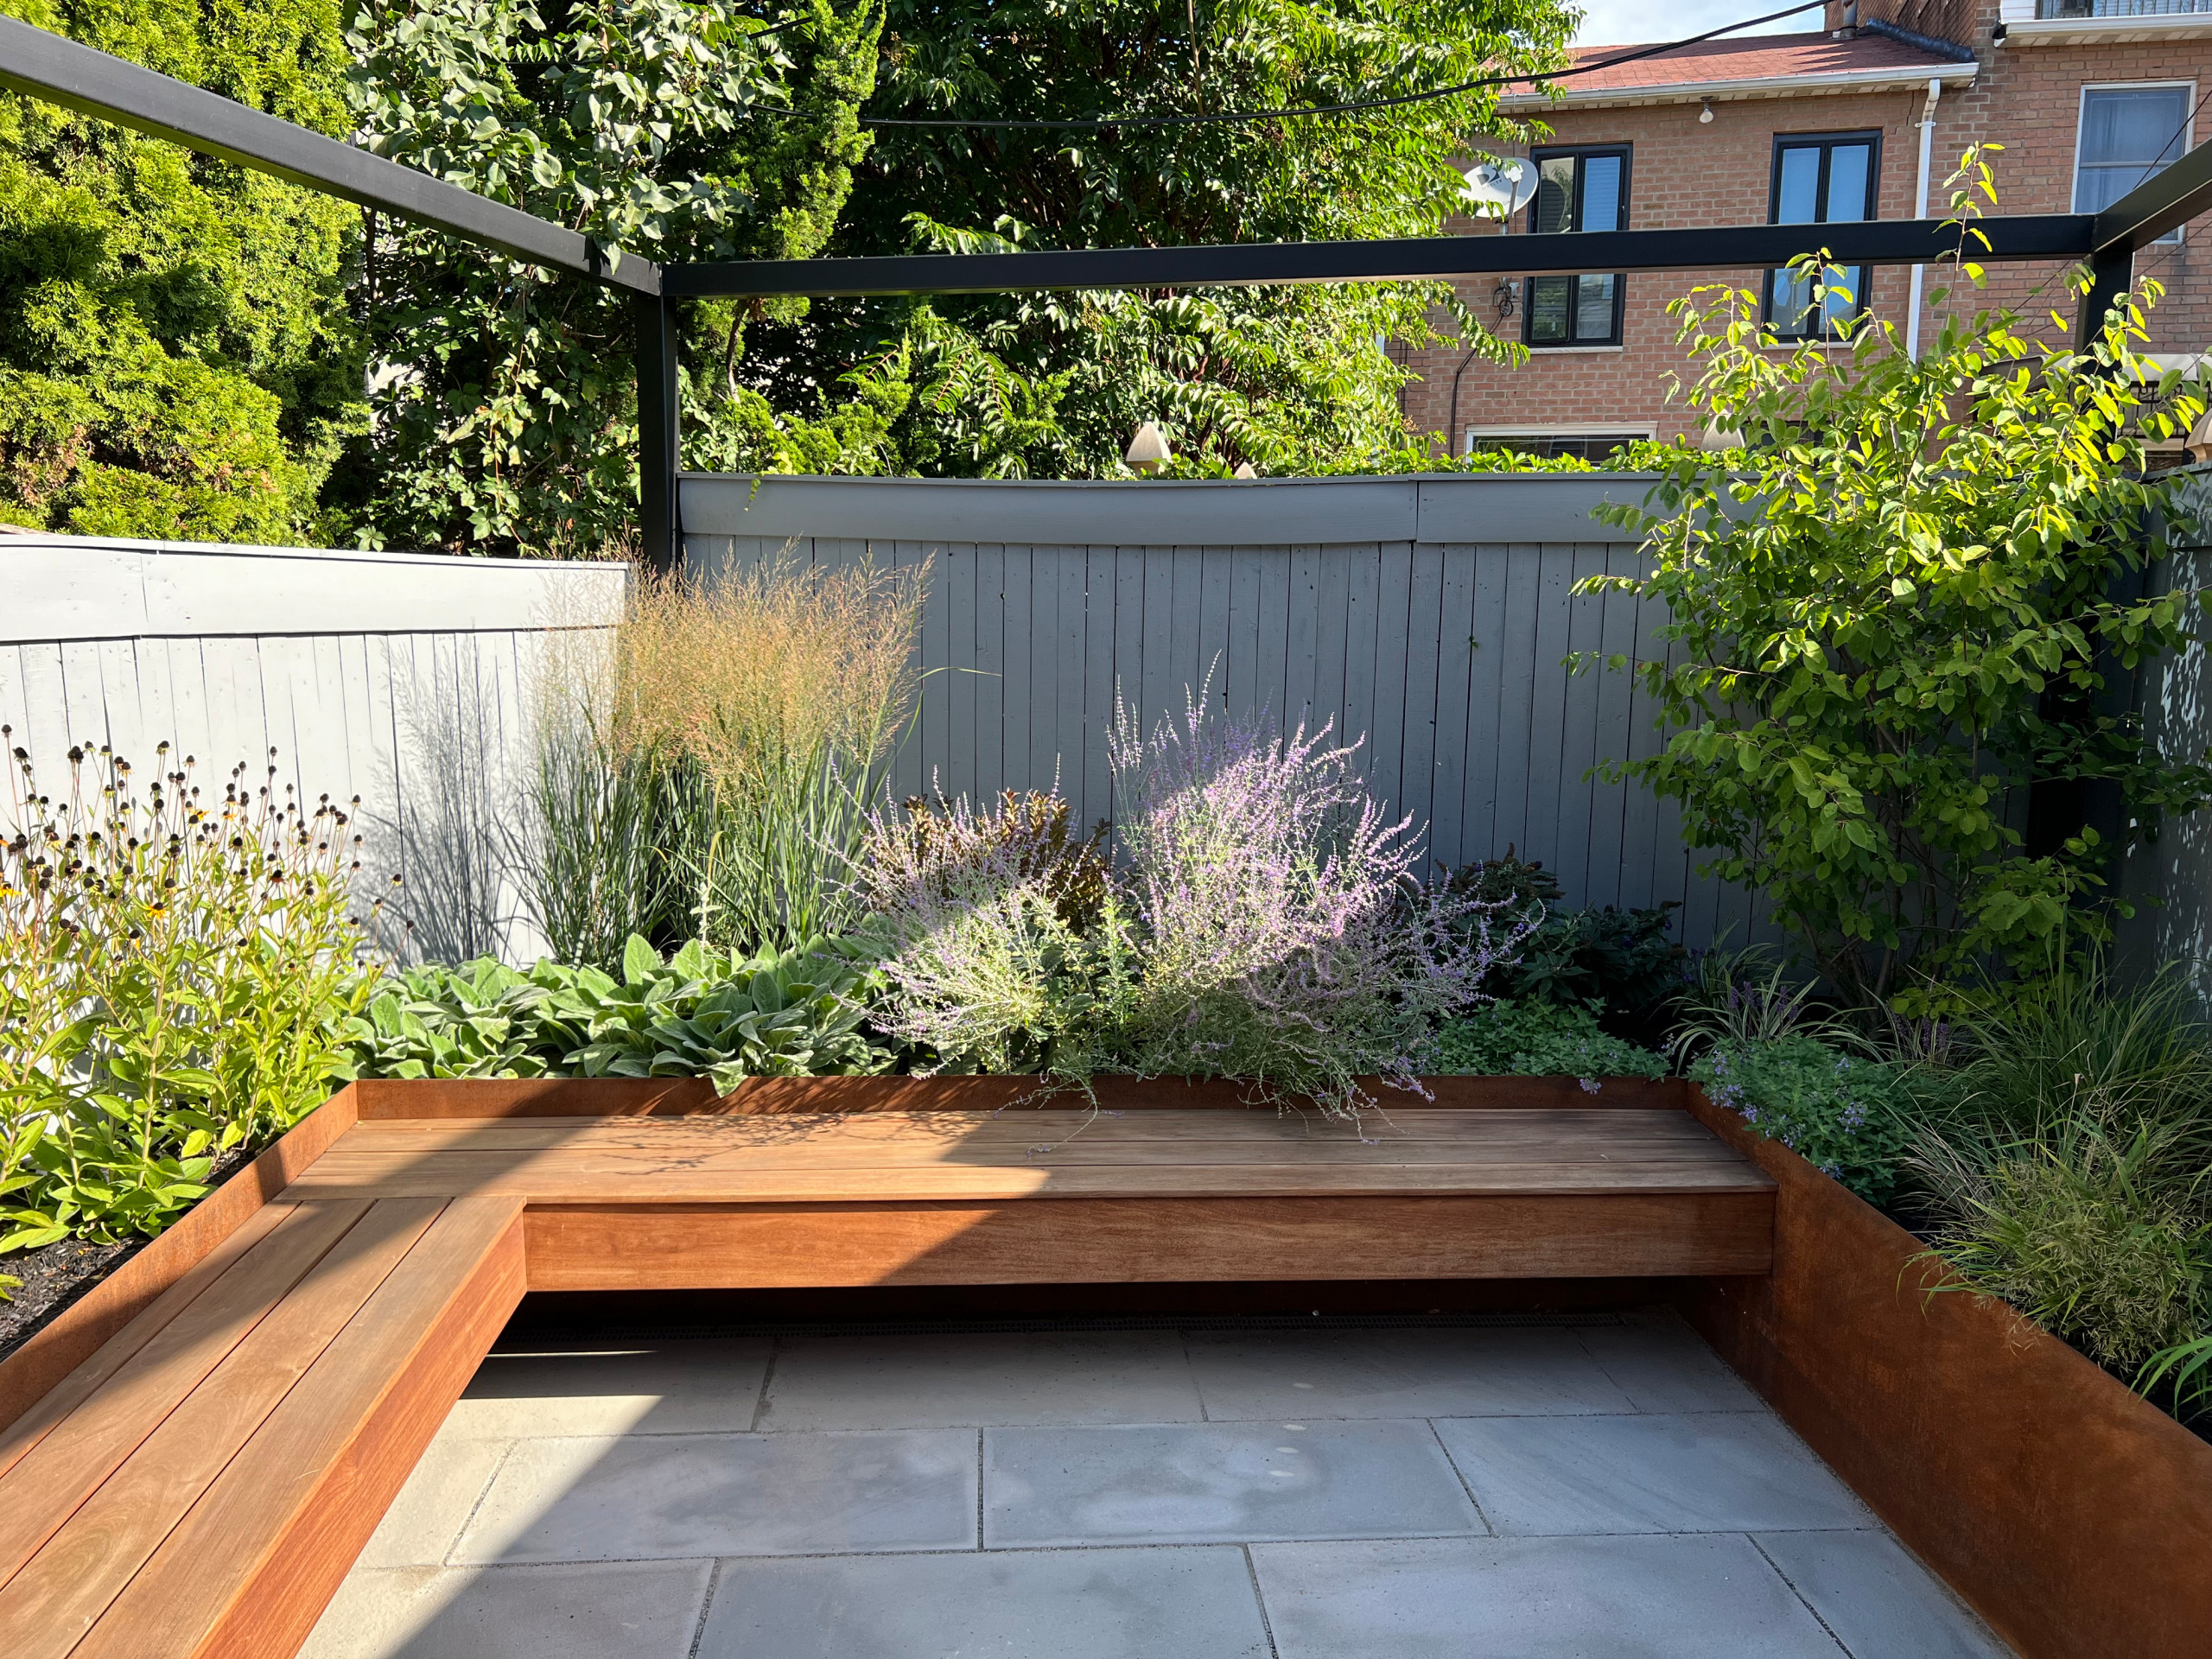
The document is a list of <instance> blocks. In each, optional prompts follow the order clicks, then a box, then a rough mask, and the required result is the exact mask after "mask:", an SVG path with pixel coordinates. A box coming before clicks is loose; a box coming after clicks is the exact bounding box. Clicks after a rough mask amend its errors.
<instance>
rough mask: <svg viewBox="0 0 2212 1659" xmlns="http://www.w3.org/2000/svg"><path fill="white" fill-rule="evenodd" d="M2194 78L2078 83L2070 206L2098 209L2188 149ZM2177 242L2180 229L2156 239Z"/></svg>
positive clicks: (2081, 209) (2077, 210)
mask: <svg viewBox="0 0 2212 1659" xmlns="http://www.w3.org/2000/svg"><path fill="white" fill-rule="evenodd" d="M2195 109H2196V82H2195V81H2190V80H2157V81H2137V82H2133V83H2128V84H2121V85H2110V86H2084V87H2082V118H2081V124H2080V127H2079V129H2078V130H2077V132H2076V135H2075V143H2074V211H2075V213H2101V212H2103V211H2104V209H2106V208H2107V207H2111V206H2112V205H2113V203H2114V202H2115V201H2118V200H2120V198H2121V197H2122V196H2124V195H2126V194H2127V193H2128V192H2129V191H2130V190H2133V188H2135V187H2136V186H2137V185H2139V184H2140V183H2142V182H2143V181H2144V180H2145V179H2147V178H2149V177H2151V176H2152V175H2153V174H2156V173H2158V172H2162V171H2163V170H2164V169H2165V168H2169V167H2171V166H2172V165H2173V164H2174V163H2175V162H2177V161H2179V160H2180V159H2181V158H2182V157H2183V156H2186V155H2187V154H2188V153H2189V149H2190V143H2191V142H2192V140H2191V136H2190V127H2191V125H2192V124H2193V123H2192V121H2191V119H2190V117H2191V113H2192V111H2195ZM2158 239H2159V240H2160V241H2162V242H2178V241H2180V240H2181V232H2180V231H2178V230H2176V231H2173V232H2170V233H2169V234H2167V235H2165V236H2163V237H2161V238H2158Z"/></svg>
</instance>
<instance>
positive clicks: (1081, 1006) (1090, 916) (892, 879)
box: [861, 791, 1131, 1084]
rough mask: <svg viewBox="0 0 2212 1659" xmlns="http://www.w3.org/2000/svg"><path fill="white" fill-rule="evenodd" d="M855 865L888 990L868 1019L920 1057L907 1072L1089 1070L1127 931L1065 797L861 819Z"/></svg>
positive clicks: (1125, 974)
mask: <svg viewBox="0 0 2212 1659" xmlns="http://www.w3.org/2000/svg"><path fill="white" fill-rule="evenodd" d="M861 873H862V877H863V880H864V883H865V888H866V894H867V898H868V905H869V908H870V910H871V911H872V912H873V913H874V918H875V919H874V928H875V930H876V931H878V933H879V934H880V936H881V941H880V942H881V944H882V948H883V950H884V952H885V955H884V957H883V963H882V966H883V971H884V974H885V976H886V979H887V985H888V995H887V997H886V998H885V1000H884V1001H883V1003H882V1005H881V1006H880V1007H879V1008H878V1010H877V1013H876V1015H875V1020H876V1024H877V1025H878V1027H880V1028H881V1029H882V1030H883V1031H884V1032H885V1033H887V1035H889V1036H891V1037H893V1038H894V1039H898V1040H899V1041H900V1042H903V1043H906V1044H910V1045H912V1046H916V1047H918V1048H920V1049H923V1050H925V1051H928V1052H930V1053H931V1054H933V1056H934V1058H932V1059H925V1061H924V1063H923V1065H921V1066H920V1067H919V1068H918V1069H920V1070H921V1071H925V1072H928V1071H1000V1072H1040V1073H1042V1074H1044V1075H1046V1076H1047V1077H1054V1078H1057V1079H1058V1080H1061V1081H1065V1082H1072V1083H1076V1084H1082V1083H1083V1082H1084V1080H1085V1079H1086V1078H1088V1077H1090V1074H1091V1072H1093V1071H1097V1070H1100V1069H1102V1066H1103V1059H1104V1052H1103V1051H1104V1046H1105V1045H1107V1044H1108V1043H1109V1042H1110V1041H1111V1039H1112V1035H1113V1033H1114V1031H1115V1029H1116V1026H1117V1025H1118V1022H1119V1011H1120V1008H1121V1007H1122V1005H1123V1004H1124V1003H1125V1002H1126V1001H1127V990H1128V982H1129V977H1130V972H1131V968H1130V963H1129V961H1128V950H1127V932H1126V929H1125V928H1124V926H1123V925H1122V920H1121V915H1120V912H1119V909H1118V906H1117V904H1116V899H1115V895H1114V893H1113V892H1112V889H1111V887H1110V884H1109V881H1108V880H1107V875H1106V870H1105V866H1104V864H1103V861H1101V860H1100V859H1099V857H1098V856H1097V855H1096V851H1095V850H1094V846H1093V842H1091V841H1084V840H1078V839H1076V838H1074V837H1072V836H1070V834H1069V833H1068V812H1067V807H1066V804H1065V803H1064V802H1061V801H1059V800H1058V798H1055V797H1050V796H1039V795H1034V794H1032V795H1016V794H1014V792H1012V791H1007V793H1006V794H1005V795H1003V796H1001V798H1000V799H999V800H998V801H997V802H996V803H995V804H994V806H993V807H992V808H990V809H989V810H985V811H982V812H978V811H976V810H975V809H974V808H973V807H971V806H969V804H968V803H967V802H966V801H965V800H961V801H956V802H947V801H944V800H942V799H940V800H939V801H938V804H937V805H936V806H935V807H934V808H930V807H923V806H919V804H918V803H913V802H909V803H908V804H907V806H906V817H905V818H903V819H901V818H897V817H893V816H892V815H890V814H888V813H878V814H876V815H875V816H874V817H873V818H871V819H870V821H869V826H868V836H867V837H866V840H865V842H864V853H863V857H862V860H861Z"/></svg>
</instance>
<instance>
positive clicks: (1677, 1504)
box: [1436, 1412, 1873, 1535]
mask: <svg viewBox="0 0 2212 1659" xmlns="http://www.w3.org/2000/svg"><path fill="white" fill-rule="evenodd" d="M1436 1433H1437V1438H1438V1439H1440V1440H1442V1441H1443V1442H1444V1449H1445V1450H1446V1451H1447V1452H1450V1453H1451V1454H1452V1462H1454V1463H1456V1464H1457V1465H1459V1472H1460V1473H1461V1474H1463V1475H1465V1477H1466V1479H1467V1486H1468V1489H1469V1490H1470V1491H1472V1492H1473V1493H1474V1495H1475V1501H1476V1502H1477V1503H1480V1504H1481V1505H1482V1506H1483V1513H1484V1515H1486V1516H1489V1517H1490V1521H1491V1525H1492V1526H1493V1527H1495V1528H1496V1529H1497V1530H1498V1531H1499V1532H1502V1533H1510V1534H1519V1535H1548V1534H1559V1533H1611V1532H1757V1531H1783V1530H1797V1529H1808V1528H1828V1529H1834V1528H1845V1527H1865V1526H1872V1524H1873V1518H1872V1516H1871V1515H1869V1514H1868V1513H1867V1510H1866V1506H1865V1505H1863V1504H1862V1503H1859V1500H1858V1498H1856V1497H1853V1495H1852V1491H1851V1489H1850V1488H1849V1487H1847V1486H1846V1485H1845V1484H1843V1483H1842V1482H1841V1481H1840V1480H1838V1479H1837V1478H1835V1477H1834V1475H1832V1474H1830V1473H1829V1472H1828V1471H1827V1468H1826V1467H1825V1466H1824V1465H1822V1464H1821V1460H1820V1459H1817V1458H1815V1456H1814V1455H1813V1454H1812V1453H1811V1452H1808V1451H1807V1450H1806V1449H1805V1446H1804V1443H1803V1442H1802V1441H1801V1440H1798V1439H1797V1437H1796V1435H1794V1434H1792V1433H1790V1432H1789V1429H1788V1428H1786V1427H1783V1423H1782V1421H1781V1419H1779V1418H1777V1417H1771V1416H1764V1415H1756V1416H1755V1415H1753V1414H1751V1413H1749V1412H1716V1413H1707V1414H1702V1415H1698V1416H1672V1415H1649V1416H1637V1417H1462V1418H1456V1419H1450V1420H1446V1421H1441V1422H1439V1423H1438V1424H1437V1426H1436Z"/></svg>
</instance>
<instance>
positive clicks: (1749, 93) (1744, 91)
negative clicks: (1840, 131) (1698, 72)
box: [1497, 61, 1981, 114]
mask: <svg viewBox="0 0 2212 1659" xmlns="http://www.w3.org/2000/svg"><path fill="white" fill-rule="evenodd" d="M1980 68H1981V66H1980V63H1978V62H1972V61H1969V62H1965V63H1936V64H1926V63H1918V64H1904V65H1899V66H1897V67H1891V68H1884V69H1832V70H1826V71H1822V72H1820V73H1811V74H1799V75H1760V76H1758V77H1755V78H1753V79H1745V80H1683V81H1669V82H1666V83H1664V84H1655V85H1652V86H1597V87H1591V88H1589V89H1588V90H1586V91H1582V92H1567V93H1564V94H1562V95H1561V96H1560V97H1558V98H1553V97H1549V96H1548V95H1547V94H1545V93H1542V92H1516V93H1514V94H1513V95H1511V96H1510V97H1508V98H1501V99H1498V100H1497V107H1498V108H1499V109H1500V110H1503V111H1509V112H1511V113H1514V114H1520V113H1522V112H1523V111H1529V112H1538V111H1544V110H1557V109H1583V110H1592V109H1609V108H1610V109H1622V108H1628V107H1630V106H1633V105H1639V104H1701V103H1703V102H1705V101H1706V100H1707V99H1711V100H1713V102H1714V103H1726V102H1732V101H1736V100H1739V99H1758V98H1801V97H1804V96H1807V95H1808V94H1809V95H1811V96H1814V97H1819V96H1821V95H1823V94H1835V93H1842V92H1917V91H1918V90H1919V89H1920V88H1921V87H1922V86H1925V85H1926V84H1927V83H1928V82H1929V80H1942V81H1950V82H1955V83H1957V84H1959V85H1961V86H1963V85H1967V84H1968V83H1970V82H1972V81H1973V79H1974V76H1975V75H1976V74H1977V73H1980Z"/></svg>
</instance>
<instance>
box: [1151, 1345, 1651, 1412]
mask: <svg viewBox="0 0 2212 1659" xmlns="http://www.w3.org/2000/svg"><path fill="white" fill-rule="evenodd" d="M1576 1335H1577V1333H1576V1332H1573V1331H1572V1330H1561V1329H1557V1328H1544V1327H1537V1328H1535V1329H1519V1330H1516V1329H1513V1328H1511V1327H1505V1328H1502V1329H1501V1328H1495V1327H1493V1328H1489V1329H1482V1328H1478V1329H1474V1330H1458V1331H1453V1330H1429V1331H1421V1330H1414V1331H1313V1332H1302V1331H1300V1332H1289V1331H1194V1332H1192V1333H1191V1335H1190V1338H1189V1343H1190V1350H1191V1370H1192V1373H1193V1374H1194V1375H1195V1376H1197V1378H1198V1389H1199V1391H1200V1393H1201V1394H1203V1395H1205V1408H1206V1415H1207V1416H1208V1417H1209V1418H1211V1419H1212V1420H1213V1421H1217V1422H1220V1421H1227V1420H1230V1419H1233V1418H1240V1417H1242V1418H1256V1419H1268V1418H1287V1419H1289V1420H1291V1421H1305V1420H1306V1419H1309V1418H1316V1417H1481V1416H1487V1415H1491V1414H1502V1415H1519V1414H1546V1415H1549V1414H1559V1413H1567V1412H1616V1411H1633V1410H1635V1409H1636V1406H1635V1403H1634V1402H1631V1401H1630V1398H1629V1397H1628V1395H1626V1394H1624V1393H1623V1392H1622V1390H1621V1389H1620V1388H1619V1386H1618V1384H1617V1383H1614V1382H1613V1381H1612V1379H1611V1378H1610V1377H1608V1376H1606V1375H1605V1371H1604V1370H1603V1369H1602V1368H1601V1367H1600V1366H1599V1363H1598V1362H1597V1361H1596V1360H1594V1359H1592V1357H1591V1356H1590V1354H1589V1351H1587V1350H1586V1349H1585V1348H1584V1347H1583V1345H1582V1344H1580V1342H1578V1341H1577V1340H1576V1339H1575V1338H1576Z"/></svg>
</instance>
